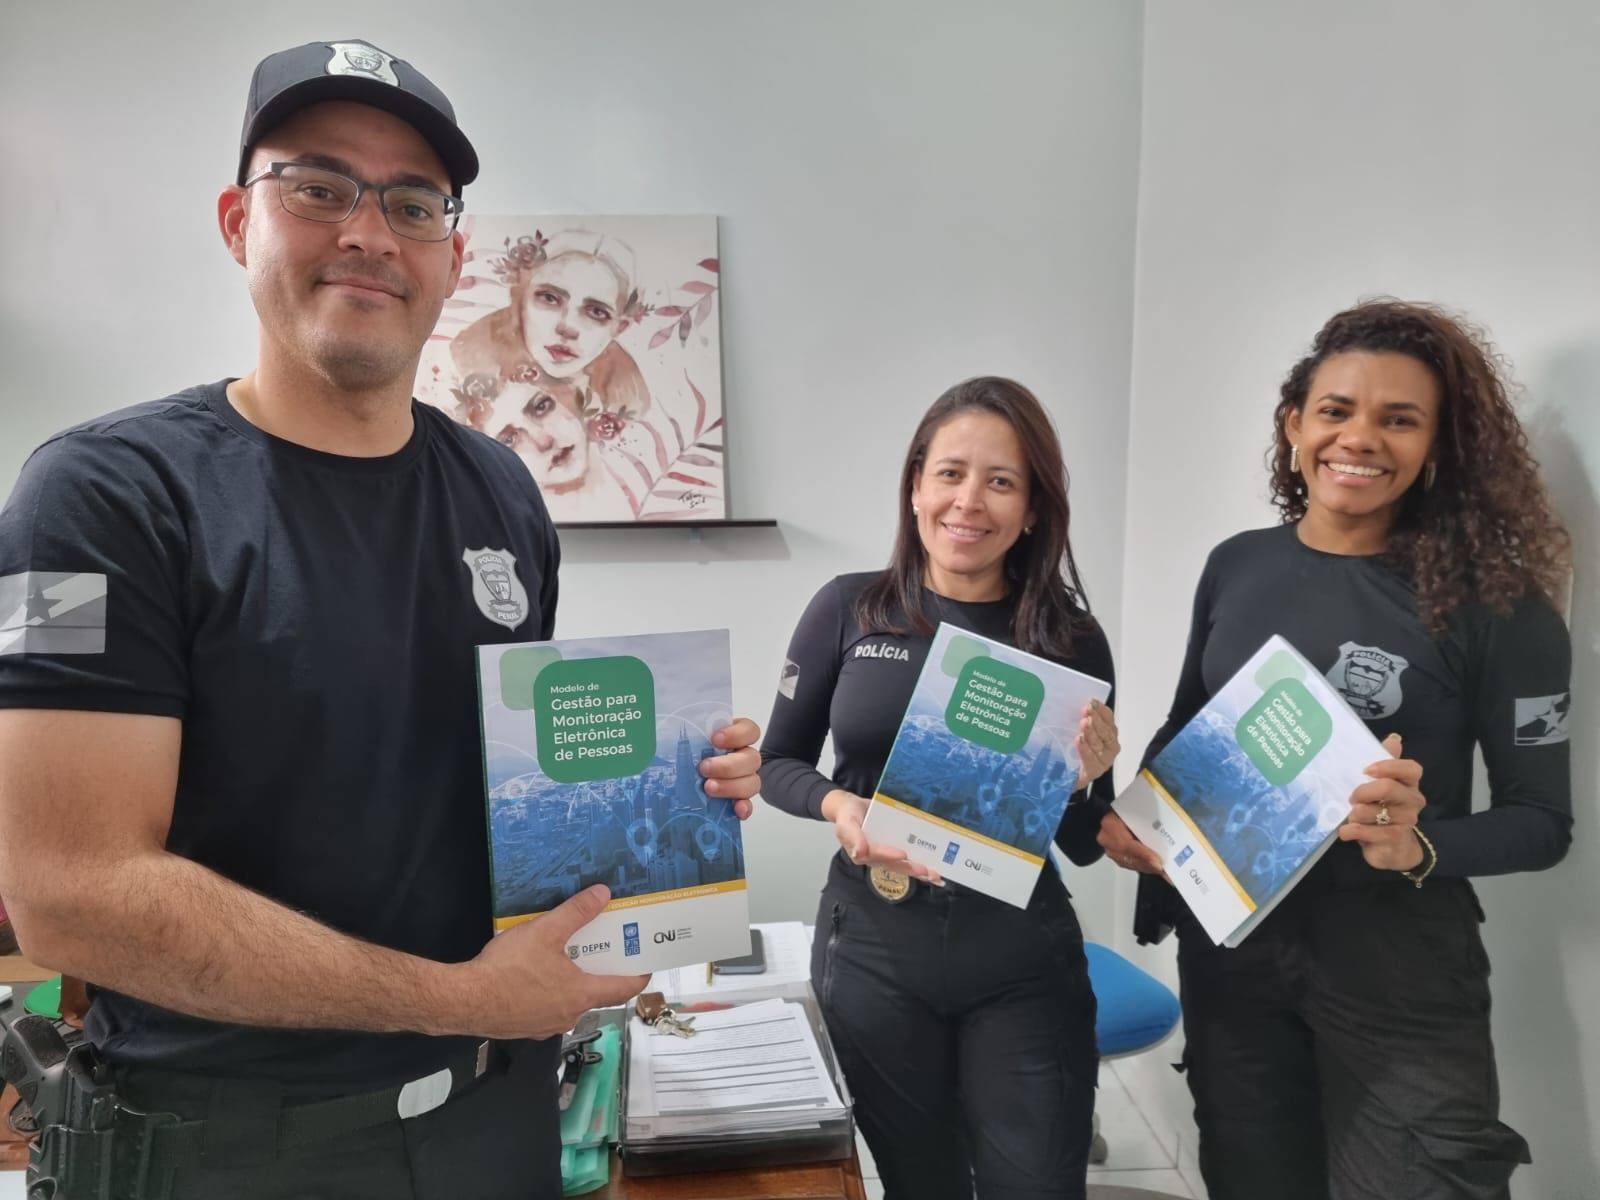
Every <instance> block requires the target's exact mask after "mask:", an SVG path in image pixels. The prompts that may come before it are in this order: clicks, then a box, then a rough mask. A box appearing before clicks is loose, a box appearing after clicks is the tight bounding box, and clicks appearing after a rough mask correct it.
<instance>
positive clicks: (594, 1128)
mask: <svg viewBox="0 0 1600 1200" xmlns="http://www.w3.org/2000/svg"><path fill="white" fill-rule="evenodd" d="M593 1049H594V1050H596V1051H598V1052H599V1054H600V1061H599V1062H597V1063H594V1064H592V1065H590V1066H587V1067H585V1068H584V1070H583V1074H582V1075H580V1076H579V1077H578V1090H577V1091H576V1092H574V1093H573V1096H572V1103H571V1104H570V1105H568V1106H567V1110H566V1111H565V1112H564V1113H562V1114H561V1144H562V1146H570V1147H575V1148H578V1149H584V1148H587V1147H590V1146H604V1145H605V1144H606V1142H607V1141H615V1140H616V1128H617V1121H616V1113H617V1109H618V1107H619V1105H618V1104H617V1072H618V1070H619V1069H620V1068H621V1065H622V1034H621V1033H620V1032H619V1031H618V1029H617V1028H616V1026H614V1025H608V1026H607V1027H606V1028H605V1029H603V1030H601V1031H600V1036H599V1038H598V1039H596V1041H595V1043H594V1046H593ZM563 1161H565V1159H563Z"/></svg>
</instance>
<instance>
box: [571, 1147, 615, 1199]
mask: <svg viewBox="0 0 1600 1200" xmlns="http://www.w3.org/2000/svg"><path fill="white" fill-rule="evenodd" d="M610 1179H611V1147H610V1146H586V1147H584V1148H582V1149H579V1148H578V1147H576V1146H563V1147H561V1194H562V1195H563V1196H581V1195H583V1194H584V1193H585V1192H592V1191H594V1190H596V1189H597V1188H603V1187H605V1185H606V1183H607V1182H608V1181H609V1180H610Z"/></svg>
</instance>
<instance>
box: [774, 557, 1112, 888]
mask: <svg viewBox="0 0 1600 1200" xmlns="http://www.w3.org/2000/svg"><path fill="white" fill-rule="evenodd" d="M876 578H878V573H876V572H868V573H863V574H857V575H840V576H839V577H838V578H836V579H834V580H832V581H831V582H829V583H828V584H827V585H826V586H824V587H823V589H822V590H821V591H819V592H818V593H817V594H816V596H815V597H814V598H813V599H812V601H811V603H810V604H809V605H807V606H806V611H805V613H804V614H803V615H802V616H801V618H800V623H799V625H798V626H797V627H796V628H795V632H794V637H793V639H792V640H791V641H790V643H789V654H788V660H787V661H786V662H785V664H784V670H783V675H782V677H781V679H780V682H779V688H778V698H777V700H776V701H774V703H773V709H772V719H771V721H770V722H768V724H767V732H766V736H765V737H764V738H763V739H762V743H761V795H762V796H763V798H765V799H766V800H767V801H768V802H770V803H772V804H774V805H776V806H777V807H778V808H781V809H784V810H785V811H787V812H791V813H793V814H795V815H796V816H801V817H811V818H812V819H814V820H820V819H821V818H822V798H823V797H824V796H826V795H827V794H828V793H829V792H830V791H832V790H833V789H834V788H836V787H838V788H843V789H844V790H846V791H849V792H854V793H855V794H856V795H858V796H866V797H871V796H872V794H873V792H874V791H876V790H877V786H878V779H879V778H880V777H881V776H882V774H883V767H884V764H885V763H886V762H887V761H888V758H889V751H890V749H891V748H892V747H893V745H894V738H895V734H896V733H897V732H898V731H899V728H900V720H901V718H902V717H904V716H905V711H906V705H907V704H909V703H910V701H911V693H912V691H914V690H915V688H916V685H917V676H918V675H919V674H920V673H921V672H922V664H923V663H924V662H925V661H926V660H927V657H928V648H929V647H930V646H931V645H932V644H933V637H932V635H931V634H922V635H918V634H893V633H881V632H873V631H870V630H866V629H863V628H862V626H861V623H860V621H859V620H857V618H856V612H855V606H856V601H857V600H858V599H859V598H860V595H861V593H862V591H863V590H864V589H865V588H866V586H867V585H868V584H869V583H871V582H872V581H873V580H874V579H876ZM927 600H928V606H929V607H928V617H929V618H930V620H932V621H935V622H939V621H943V622H947V623H949V624H951V625H955V626H958V627H959V628H962V629H967V630H971V631H972V632H973V633H977V634H981V635H982V636H984V637H987V638H993V639H994V640H995V641H998V642H1004V643H1005V644H1006V645H1014V644H1015V640H1014V638H1013V635H1012V621H1013V619H1014V617H1015V614H1016V604H1015V601H1014V600H1013V599H1009V598H1008V599H1004V600H995V601H990V602H986V603H966V602H962V601H959V600H951V599H948V598H946V597H944V596H939V595H936V594H933V593H928V594H927ZM1064 665H1066V666H1069V667H1071V668H1072V669H1073V670H1075V671H1082V672H1083V673H1084V674H1085V675H1092V676H1094V677H1095V678H1097V679H1104V680H1106V681H1107V682H1108V683H1109V682H1114V678H1113V675H1112V668H1111V647H1110V645H1109V644H1108V643H1107V642H1106V638H1105V634H1104V633H1102V632H1101V631H1100V627H1099V626H1098V625H1095V624H1093V623H1092V622H1091V623H1089V625H1088V626H1087V627H1086V629H1085V630H1084V631H1083V632H1081V633H1079V634H1077V635H1076V636H1075V637H1074V639H1073V655H1072V657H1071V658H1070V659H1067V660H1065V662H1064ZM1112 699H1113V702H1114V700H1115V697H1114V696H1113V698H1112ZM830 731H831V732H832V735H833V760H834V761H833V777H832V778H831V779H830V778H829V777H828V776H826V775H824V774H822V773H821V772H820V771H818V770H817V760H818V759H819V758H820V757H821V754H822V743H823V741H824V740H825V739H826V738H827V737H828V735H829V732H830ZM1115 794H1116V793H1115V790H1114V785H1113V784H1112V781H1111V772H1110V771H1107V772H1106V773H1105V774H1104V775H1102V776H1101V777H1100V778H1099V779H1097V780H1095V782H1094V783H1093V784H1092V785H1091V786H1090V788H1089V792H1088V795H1087V796H1083V795H1077V796H1074V797H1073V802H1072V803H1070V804H1069V805H1068V806H1067V812H1066V814H1065V815H1064V816H1063V818H1062V823H1061V827H1060V829H1059V830H1058V831H1057V834H1056V838H1055V840H1056V843H1057V844H1058V845H1059V846H1060V847H1061V848H1062V850H1063V851H1065V852H1066V854H1067V855H1068V857H1070V858H1071V859H1072V860H1073V861H1074V862H1076V863H1079V864H1085V863H1089V862H1092V861H1094V859H1096V858H1097V857H1099V855H1100V848H1099V846H1098V845H1097V844H1096V843H1095V834H1096V833H1097V832H1098V830H1099V825H1100V817H1101V816H1102V815H1103V814H1104V812H1105V810H1106V808H1107V807H1108V806H1109V805H1110V803H1111V798H1112V797H1113V796H1114V795H1115Z"/></svg>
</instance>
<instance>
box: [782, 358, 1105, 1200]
mask: <svg viewBox="0 0 1600 1200" xmlns="http://www.w3.org/2000/svg"><path fill="white" fill-rule="evenodd" d="M899 509H900V512H899V532H898V535H897V537H896V540H895V548H894V553H893V557H892V559H891V560H890V563H889V566H888V567H887V568H886V569H885V570H882V571H874V572H868V573H864V574H856V575H841V576H839V577H838V578H836V579H834V580H832V581H831V582H830V583H828V584H827V585H825V586H824V587H823V588H822V590H821V591H820V592H818V593H817V595H816V596H815V598H814V599H813V600H812V601H811V603H810V604H809V605H808V606H807V608H806V611H805V614H804V615H803V616H802V617H801V618H800V624H799V627H798V628H797V629H796V630H795V634H794V638H793V640H792V641H791V642H790V645H789V653H788V661H787V662H786V663H785V665H784V670H783V674H782V677H781V682H780V685H779V690H778V698H777V700H776V701H775V703H774V708H773V717H772V722H771V723H770V725H769V726H768V733H767V737H766V741H765V743H764V745H763V747H762V769H761V777H762V794H763V795H764V796H765V797H766V799H767V800H768V801H769V802H770V803H772V804H774V805H775V806H777V807H778V808H781V809H784V810H785V811H787V812H790V813H793V814H795V815H796V816H801V817H809V818H811V819H813V820H825V821H830V822H832V823H833V826H834V832H835V834H836V836H837V838H838V841H839V846H840V849H839V852H838V853H837V854H836V855H835V856H834V858H833V860H832V864H831V866H830V867H829V872H828V880H827V884H826V886H825V887H824V889H823V893H822V901H821V906H820V908H819V910H818V914H817V925H816V939H815V942H814V944H813V949H812V962H811V976H812V982H813V984H814V985H815V988H816V993H817V996H818V999H819V1000H820V1002H821V1004H822V1007H823V1011H824V1013H825V1014H826V1017H827V1021H828V1028H829V1031H830V1033H831V1035H832V1037H833V1041H834V1044H835V1046H836V1048H837V1050H838V1053H839V1057H840V1061H841V1064H842V1066H843V1068H844V1071H845V1077H846V1079H847V1081H848V1082H849V1085H850V1090H851V1092H852V1093H853V1094H854V1096H855V1102H856V1116H857V1119H858V1121H859V1123H860V1126H861V1130H862V1132H863V1134H864V1135H865V1136H866V1140H867V1145H868V1147H869V1148H870V1149H871V1151H872V1156H873V1159H874V1160H875V1162H876V1163H877V1166H878V1170H879V1172H880V1175H881V1177H882V1179H883V1183H884V1189H885V1195H886V1196H887V1197H889V1198H890V1200H912V1198H913V1197H916V1198H919V1200H944V1198H948V1200H970V1197H971V1196H972V1195H973V1193H974V1190H976V1193H977V1195H978V1196H979V1197H981V1198H982V1200H1012V1198H1017V1200H1020V1198H1021V1197H1024V1196H1027V1197H1033V1198H1043V1197H1052V1198H1060V1200H1082V1197H1083V1196H1084V1194H1085V1182H1084V1181H1085V1175H1086V1172H1087V1167H1088V1153H1089V1142H1090V1139H1091V1136H1092V1134H1091V1123H1092V1118H1093V1112H1094V1088H1095V1074H1096V1069H1097V1063H1098V1057H1097V1052H1096V1049H1095V1038H1094V1020H1095V1001H1094V994H1093V992H1092V991H1091V990H1090V986H1089V973H1088V965H1087V962H1086V960H1085V958H1084V951H1083V934H1082V932H1081V930H1080V929H1079V927H1078V919H1077V917H1076V915H1075V914H1074V913H1073V910H1072V905H1071V903H1070V901H1069V900H1068V896H1067V890H1066V888H1065V887H1064V886H1063V884H1062V881H1061V878H1060V876H1059V875H1058V874H1057V873H1056V872H1055V870H1053V869H1052V866H1053V864H1052V865H1047V866H1046V867H1045V868H1044V869H1043V870H1042V871H1041V872H1040V877H1039V881H1038V884H1037V885H1036V887H1035V888H1034V891H1033V895H1032V897H1031V899H1030V901H1029V903H1028V905H1027V907H1026V908H1017V907H1015V906H1013V905H1010V904H1006V903H1004V902H1002V901H1000V900H996V899H992V898H990V897H988V896H985V895H982V894H980V893H978V892H975V891H971V890H969V889H966V888H963V887H961V886H960V885H958V884H955V883H953V882H951V883H947V882H945V881H943V880H941V879H940V878H939V876H938V874H937V872H934V871H931V870H928V869H927V868H925V867H922V866H919V865H914V864H912V863H910V862H909V861H907V857H906V852H905V851H904V850H903V849H900V848H898V847H895V846H889V845H884V844H879V843H873V842H871V841H869V840H868V838H867V837H866V836H865V834H864V833H863V830H862V819H863V817H864V816H865V814H866V811H867V804H868V800H867V797H869V796H871V795H872V794H873V792H874V790H875V788H876V785H877V781H878V779H879V777H880V775H881V774H882V772H883V767H884V763H885V761H886V759H887V758H888V755H889V750H890V747H891V746H892V744H893V742H894V738H895V734H896V732H897V730H898V728H899V724H900V719H901V716H902V714H903V713H904V712H905V711H906V706H907V703H908V702H909V700H910V698H911V694H912V690H913V688H914V687H915V684H916V681H917V676H918V674H919V673H920V672H921V670H922V665H923V662H924V660H925V659H926V658H927V654H928V648H929V645H930V644H931V642H932V639H933V633H934V630H935V628H936V626H937V625H938V624H939V623H940V622H947V623H949V624H952V625H956V626H959V627H961V628H963V629H967V630H970V631H972V632H974V633H978V634H981V635H983V636H985V637H989V638H992V639H995V640H997V641H1001V642H1005V643H1007V644H1009V645H1013V646H1016V647H1017V648H1019V649H1021V650H1025V651H1027V652H1029V653H1031V654H1036V655H1040V656H1042V657H1044V658H1048V659H1051V660H1054V661H1055V662H1058V663H1062V664H1065V665H1067V666H1070V667H1072V668H1074V669H1075V670H1078V671H1081V672H1083V673H1085V674H1088V675H1093V676H1095V677H1097V678H1100V679H1104V680H1107V681H1110V680H1111V678H1112V666H1111V652H1110V648H1109V646H1108V645H1107V643H1106V638H1105V635H1104V634H1103V633H1102V632H1101V630H1100V627H1099V625H1098V624H1097V623H1096V622H1095V620H1094V618H1093V617H1091V616H1090V615H1089V610H1088V603H1087V601H1086V600H1085V599H1084V594H1083V585H1082V582H1081V581H1080V579H1079V576H1078V568H1077V564H1076V562H1075V561H1074V560H1073V555H1072V545H1071V542H1070V540H1069V538H1068V524H1069V515H1070V510H1069V507H1068V504H1067V479H1066V472H1065V469H1064V467H1063V465H1062V459H1061V446H1060V443H1059V442H1058V441H1057V439H1056V435H1055V430H1054V429H1053V428H1052V427H1051V424H1050V419H1049V417H1048V416H1047V415H1046V414H1045V411H1044V409H1043V408H1042V407H1041V406H1040V404H1039V402H1038V400H1037V399H1035V398H1034V396H1033V395H1032V394H1031V393H1030V392H1029V391H1028V390H1027V389H1026V388H1024V387H1022V386H1021V385H1020V384H1017V383H1014V382H1012V381H1011V380H1008V379H1000V378H995V377H986V378H979V379H971V380H968V381H967V382H965V383H962V384H958V385H957V386H956V387H953V388H951V389H950V390H949V391H947V392H946V393H945V394H944V395H943V396H941V397H940V398H939V399H938V400H937V401H936V402H935V403H934V405H933V407H932V408H930V409H929V410H928V412H927V414H926V415H925V416H924V417H923V418H922V421H921V423H920V424H919V425H918V426H917V429H916V432H915V434H914V435H913V436H912V439H911V446H910V448H909V449H908V451H907V453H906V458H905V466H904V469H903V471H902V473H901V479H900V490H899ZM830 733H831V734H832V735H833V751H834V763H833V772H832V775H831V777H830V776H828V775H824V774H822V773H821V772H820V771H818V770H817V761H818V758H819V756H820V754H821V751H822V744H823V741H824V739H825V738H826V737H827V736H828V735H829V734H830ZM1060 737H1061V740H1062V742H1063V743H1069V744H1075V745H1076V748H1077V751H1078V753H1079V756H1080V757H1081V772H1080V775H1079V777H1078V779H1077V780H1076V781H1075V784H1076V789H1077V790H1076V791H1075V793H1074V794H1073V796H1072V800H1071V802H1070V803H1069V804H1068V806H1067V809H1066V816H1065V817H1064V818H1063V820H1062V822H1061V825H1060V827H1059V828H1058V829H1057V830H1056V831H1055V841H1056V843H1057V844H1058V845H1059V846H1061V847H1062V848H1063V849H1064V850H1065V851H1066V853H1067V854H1068V856H1069V857H1070V858H1072V859H1073V861H1075V862H1079V863H1087V862H1092V861H1093V860H1094V859H1095V858H1097V857H1098V856H1099V847H1098V846H1097V845H1096V843H1095V836H1096V832H1097V830H1098V829H1099V826H1100V821H1101V818H1102V816H1103V814H1104V813H1105V811H1106V807H1107V805H1108V804H1109V802H1110V799H1111V797H1112V795H1113V791H1112V784H1111V776H1110V773H1109V771H1110V766H1111V760H1112V759H1113V758H1114V757H1115V755H1116V752H1117V748H1118V747H1117V732H1116V725H1115V722H1114V721H1113V720H1112V717H1111V711H1110V709H1109V708H1108V707H1107V706H1106V705H1104V704H1100V703H1099V702H1094V703H1093V704H1091V705H1088V706H1086V707H1085V709H1084V711H1083V713H1082V715H1081V718H1080V720H1079V722H1078V724H1077V727H1076V728H1071V729H1063V730H1061V731H1060ZM1091 784H1092V785H1093V786H1092V787H1091V786H1090V785H1091ZM1069 786H1071V785H1069Z"/></svg>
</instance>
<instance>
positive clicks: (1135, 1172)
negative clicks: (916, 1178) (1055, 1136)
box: [856, 1062, 1204, 1200]
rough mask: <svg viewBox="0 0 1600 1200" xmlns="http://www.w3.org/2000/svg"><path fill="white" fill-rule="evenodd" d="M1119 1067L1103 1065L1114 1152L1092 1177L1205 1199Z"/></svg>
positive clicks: (870, 1191)
mask: <svg viewBox="0 0 1600 1200" xmlns="http://www.w3.org/2000/svg"><path fill="white" fill-rule="evenodd" d="M1117 1066H1118V1064H1117V1063H1114V1062H1108V1063H1105V1064H1103V1065H1102V1066H1101V1068H1100V1094H1099V1096H1098V1098H1097V1101H1096V1105H1095V1107H1096V1111H1097V1112H1098V1113H1099V1116H1100V1133H1101V1135H1102V1136H1103V1137H1104V1138H1105V1139H1106V1146H1107V1148H1108V1149H1109V1151H1110V1153H1109V1155H1108V1157H1107V1159H1106V1161H1105V1163H1104V1165H1102V1166H1098V1167H1090V1168H1089V1182H1090V1183H1108V1184H1117V1185H1119V1186H1121V1187H1131V1188H1146V1189H1148V1190H1149V1191H1152V1192H1157V1193H1166V1194H1168V1195H1171V1196H1175V1197H1182V1198H1183V1200H1204V1197H1203V1194H1202V1193H1201V1192H1199V1191H1197V1190H1195V1189H1194V1188H1193V1187H1192V1186H1191V1185H1190V1183H1189V1181H1188V1180H1187V1179H1185V1178H1184V1176H1183V1175H1182V1174H1181V1173H1180V1172H1179V1171H1178V1168H1177V1163H1176V1162H1175V1161H1174V1158H1173V1155H1172V1154H1171V1153H1170V1152H1169V1151H1168V1150H1167V1149H1166V1148H1165V1147H1163V1145H1162V1143H1161V1139H1160V1138H1158V1137H1157V1136H1156V1134H1155V1132H1154V1131H1153V1129H1152V1127H1151V1124H1150V1122H1149V1121H1147V1120H1146V1119H1145V1116H1144V1114H1143V1112H1141V1111H1140V1108H1139V1104H1138V1102H1137V1100H1136V1099H1135V1097H1134V1096H1132V1095H1130V1094H1129V1091H1128V1087H1127V1085H1126V1084H1125V1082H1124V1080H1123V1078H1122V1076H1121V1075H1119V1074H1118V1072H1117ZM856 1145H857V1148H858V1149H859V1150H860V1153H861V1173H862V1175H863V1176H865V1178H866V1185H867V1196H868V1197H869V1200H883V1184H882V1182H881V1181H880V1180H879V1179H878V1169H877V1167H875V1166H874V1165H873V1163H872V1155H871V1153H870V1152H869V1151H868V1150H867V1145H866V1143H865V1142H864V1141H862V1140H861V1139H860V1138H859V1137H858V1138H857V1139H856Z"/></svg>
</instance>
